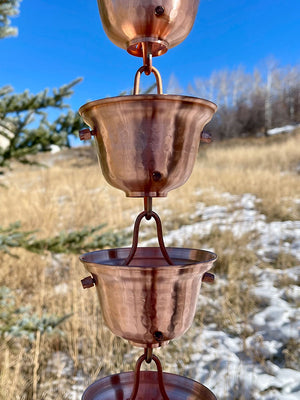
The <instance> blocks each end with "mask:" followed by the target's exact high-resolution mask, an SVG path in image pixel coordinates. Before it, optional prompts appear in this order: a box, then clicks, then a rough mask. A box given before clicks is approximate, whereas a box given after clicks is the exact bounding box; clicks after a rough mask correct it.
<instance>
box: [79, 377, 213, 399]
mask: <svg viewBox="0 0 300 400" xmlns="http://www.w3.org/2000/svg"><path fill="white" fill-rule="evenodd" d="M163 378H164V385H165V389H166V392H167V395H168V397H169V399H170V400H217V398H216V397H215V395H214V394H213V393H212V392H211V391H210V390H209V389H208V388H207V387H205V386H204V385H201V384H200V383H198V382H196V381H194V380H192V379H188V378H186V377H184V376H180V375H175V374H170V373H166V372H164V373H163ZM140 379H141V381H140V388H139V393H138V397H137V398H138V399H143V400H159V399H161V396H160V391H159V387H158V384H157V372H156V371H141V378H140ZM133 383H134V372H122V373H120V374H115V375H110V376H106V377H105V378H102V379H100V380H98V381H96V382H94V383H93V384H92V385H90V386H89V387H88V388H87V389H86V391H85V392H84V394H83V396H82V400H127V399H128V398H129V397H130V394H131V391H132V387H133Z"/></svg>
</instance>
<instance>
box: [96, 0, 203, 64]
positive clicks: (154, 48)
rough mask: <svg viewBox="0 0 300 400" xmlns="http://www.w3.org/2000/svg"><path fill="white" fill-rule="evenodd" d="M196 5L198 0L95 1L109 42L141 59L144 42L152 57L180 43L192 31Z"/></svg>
mask: <svg viewBox="0 0 300 400" xmlns="http://www.w3.org/2000/svg"><path fill="white" fill-rule="evenodd" d="M198 5H199V0H188V1H187V0H159V1H157V0H126V1H124V0H98V6H99V12H100V16H101V20H102V25H103V28H104V30H105V33H106V34H107V36H108V37H109V39H110V40H111V41H112V42H113V43H114V44H116V45H117V46H119V47H121V48H123V49H126V50H127V51H128V52H129V53H130V54H133V55H135V56H140V57H141V56H142V55H143V44H145V43H147V44H150V45H151V53H152V55H153V56H159V55H161V54H164V53H165V52H166V51H167V50H168V48H171V47H174V46H176V45H178V44H179V43H181V42H182V41H183V40H184V39H185V38H186V37H187V35H188V34H189V32H190V30H191V29H192V26H193V24H194V20H195V17H196V14H197V10H198Z"/></svg>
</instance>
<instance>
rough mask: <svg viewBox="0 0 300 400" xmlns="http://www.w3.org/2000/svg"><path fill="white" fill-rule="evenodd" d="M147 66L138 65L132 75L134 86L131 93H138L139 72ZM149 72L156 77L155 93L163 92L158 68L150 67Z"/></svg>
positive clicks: (143, 70)
mask: <svg viewBox="0 0 300 400" xmlns="http://www.w3.org/2000/svg"><path fill="white" fill-rule="evenodd" d="M147 68H148V67H147V66H145V65H143V66H142V67H140V68H139V69H138V70H137V72H136V74H135V77H134V86H133V94H134V95H136V94H139V92H140V79H141V74H142V73H143V72H145V71H147ZM151 72H152V73H153V74H154V76H155V79H156V87H157V94H163V87H162V80H161V76H160V73H159V71H158V69H156V68H154V67H152V68H151Z"/></svg>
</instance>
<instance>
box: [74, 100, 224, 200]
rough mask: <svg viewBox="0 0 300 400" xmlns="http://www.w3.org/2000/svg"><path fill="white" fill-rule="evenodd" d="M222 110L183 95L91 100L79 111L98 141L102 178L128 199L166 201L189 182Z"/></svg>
mask: <svg viewBox="0 0 300 400" xmlns="http://www.w3.org/2000/svg"><path fill="white" fill-rule="evenodd" d="M216 109H217V106H216V105H215V104H214V103H212V102H210V101H207V100H203V99H198V98H195V97H189V96H179V95H164V94H152V95H132V96H119V97H113V98H107V99H101V100H96V101H92V102H90V103H87V104H85V105H84V106H82V107H81V108H80V110H79V113H80V115H81V116H82V118H83V120H84V121H85V122H86V124H87V125H89V126H90V128H91V129H92V131H93V134H94V135H95V138H96V145H97V151H98V158H99V161H100V165H101V169H102V172H103V175H104V177H105V179H106V180H107V182H108V183H110V184H111V185H112V186H114V187H116V188H118V189H121V190H123V191H124V192H125V193H126V195H127V196H129V197H164V196H167V193H168V192H169V191H170V190H172V189H175V188H177V187H179V186H181V185H183V184H184V183H185V182H186V181H187V179H188V178H189V177H190V175H191V173H192V170H193V167H194V163H195V160H196V157H197V154H198V148H199V144H200V136H201V132H202V130H203V127H204V126H205V125H206V124H207V123H208V122H209V121H210V120H211V118H212V116H213V114H214V112H215V111H216Z"/></svg>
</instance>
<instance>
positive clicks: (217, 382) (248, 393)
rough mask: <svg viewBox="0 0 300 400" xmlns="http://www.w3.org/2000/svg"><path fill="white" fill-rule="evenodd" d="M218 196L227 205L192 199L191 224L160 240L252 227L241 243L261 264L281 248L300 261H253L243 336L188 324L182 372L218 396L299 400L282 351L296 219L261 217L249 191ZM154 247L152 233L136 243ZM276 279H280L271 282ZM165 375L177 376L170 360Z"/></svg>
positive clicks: (297, 250)
mask: <svg viewBox="0 0 300 400" xmlns="http://www.w3.org/2000/svg"><path fill="white" fill-rule="evenodd" d="M222 196H224V197H225V198H226V200H227V204H228V205H227V206H218V205H213V206H206V205H205V204H203V203H199V204H198V205H197V207H196V211H195V213H194V215H192V216H191V224H190V225H184V226H181V227H180V228H179V229H177V230H174V231H170V232H169V233H168V234H166V235H165V236H164V239H165V244H166V245H167V246H170V245H172V246H174V245H175V246H183V245H184V244H185V243H188V241H189V238H192V237H193V235H197V236H199V237H200V238H201V237H202V236H205V235H207V234H209V233H210V232H211V230H212V229H213V228H214V227H215V226H217V227H218V228H219V229H220V230H221V231H225V230H230V231H231V232H232V233H233V235H234V237H236V238H239V237H241V236H242V235H243V234H245V233H249V232H252V233H253V235H251V240H250V242H249V243H248V247H249V249H251V250H252V251H255V253H256V254H257V256H258V257H259V259H260V260H262V261H264V262H269V261H271V260H272V259H274V258H276V256H277V255H278V254H279V253H282V252H283V253H286V254H290V255H292V256H293V257H295V258H296V259H298V260H299V266H295V267H291V268H287V269H284V270H281V269H278V268H277V269H276V268H271V267H267V266H264V267H260V266H258V265H253V267H252V268H251V274H253V276H254V277H255V279H256V281H257V284H256V286H255V287H253V288H252V289H251V293H252V295H253V297H255V299H256V300H257V302H258V304H259V305H260V306H259V309H258V311H257V312H256V314H254V315H252V316H249V320H248V321H247V324H248V326H247V330H248V331H249V334H248V335H247V337H246V338H244V339H243V338H242V336H239V335H238V334H237V333H235V334H234V333H228V332H224V331H220V330H218V329H217V328H216V324H215V323H210V324H208V325H205V326H204V327H203V328H202V330H201V331H200V332H199V328H195V329H194V330H193V329H192V332H191V334H192V335H193V340H192V346H193V347H192V355H191V362H190V364H189V365H187V366H186V371H187V375H188V376H190V377H193V379H195V380H197V381H199V382H201V383H203V384H204V385H206V386H207V387H208V388H210V389H211V390H212V391H213V392H214V393H215V395H216V396H217V398H218V400H299V399H300V372H299V371H297V370H296V369H293V368H286V364H285V361H284V359H285V354H284V352H285V351H287V346H288V344H289V343H294V344H296V343H297V342H298V343H299V339H300V310H299V308H298V306H299V304H300V287H299V278H300V221H273V222H267V221H266V217H265V216H264V215H262V214H260V213H259V212H258V211H257V210H256V208H255V204H256V201H257V199H256V198H255V196H253V195H251V194H244V195H242V196H236V195H231V194H229V193H225V194H223V195H222ZM193 220H196V221H197V222H193ZM156 244H157V239H156V238H155V239H151V240H147V241H146V240H145V241H144V242H143V243H141V244H140V245H141V246H150V245H156ZM211 250H213V248H212V249H211ZM224 250H225V249H224ZM280 280H286V282H287V283H286V284H281V285H278V282H279V281H280ZM225 284H226V278H220V277H219V278H217V281H216V283H215V285H214V286H213V287H212V292H211V293H213V291H214V288H216V287H218V286H217V285H225ZM211 302H218V299H216V298H213V297H210V296H207V297H204V296H201V307H205V306H206V307H209V306H210V304H211ZM241 330H242V328H241ZM189 334H190V333H189ZM166 351H167V348H166ZM182 351H184V349H182ZM289 351H293V347H292V348H291V349H290V350H289ZM179 356H180V355H179V354H178V357H179ZM295 357H297V354H295ZM298 365H299V360H298ZM171 367H172V368H173V365H171ZM295 368H296V367H295ZM172 372H175V373H176V364H174V369H173V371H172ZM73 389H74V390H73V391H72V393H70V394H72V399H77V396H78V393H79V392H80V390H81V389H82V382H81V384H79V382H77V383H76V384H75V385H74V388H73ZM79 389H80V390H79ZM78 390H79V391H78Z"/></svg>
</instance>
